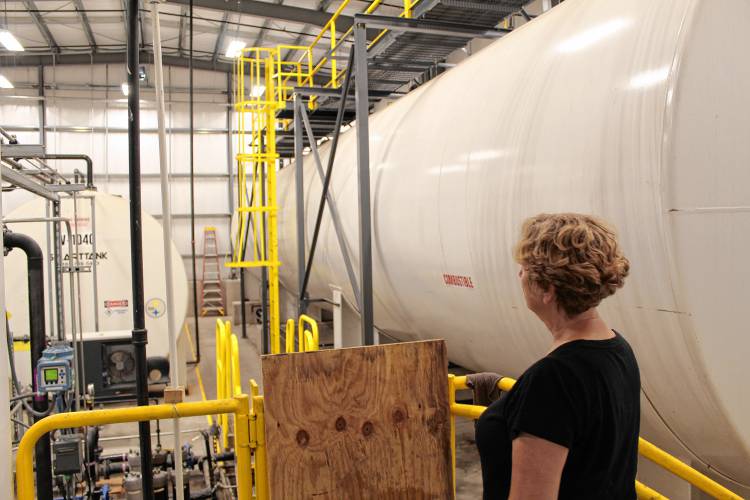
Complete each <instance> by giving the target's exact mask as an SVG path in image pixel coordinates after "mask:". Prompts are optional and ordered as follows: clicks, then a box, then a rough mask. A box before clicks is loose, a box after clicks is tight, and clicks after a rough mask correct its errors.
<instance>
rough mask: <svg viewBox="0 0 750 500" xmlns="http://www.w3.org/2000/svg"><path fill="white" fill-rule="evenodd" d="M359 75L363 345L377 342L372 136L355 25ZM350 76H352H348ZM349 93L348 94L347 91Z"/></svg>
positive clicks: (361, 29)
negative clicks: (372, 201) (372, 225)
mask: <svg viewBox="0 0 750 500" xmlns="http://www.w3.org/2000/svg"><path fill="white" fill-rule="evenodd" d="M352 53H353V54H355V62H354V65H355V66H356V70H357V77H356V81H355V89H356V97H355V102H356V117H357V178H358V181H359V182H358V189H357V194H358V197H357V198H358V201H359V287H360V292H361V296H360V297H361V300H360V304H359V313H360V316H361V318H362V344H363V345H372V344H374V343H375V333H374V325H373V316H374V315H373V305H372V227H371V224H372V217H371V215H370V137H369V133H370V132H369V124H368V122H369V112H370V110H369V97H368V87H369V85H368V75H367V33H366V30H365V25H364V24H362V23H356V24H355V26H354V50H352ZM347 78H348V76H347ZM344 95H346V93H344Z"/></svg>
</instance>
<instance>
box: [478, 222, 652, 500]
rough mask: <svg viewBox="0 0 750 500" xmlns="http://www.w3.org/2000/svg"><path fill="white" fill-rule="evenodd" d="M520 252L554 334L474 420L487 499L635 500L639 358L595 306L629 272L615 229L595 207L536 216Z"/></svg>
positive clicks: (528, 295)
mask: <svg viewBox="0 0 750 500" xmlns="http://www.w3.org/2000/svg"><path fill="white" fill-rule="evenodd" d="M515 259H516V261H517V262H518V264H519V265H520V270H519V273H518V276H519V280H520V282H521V283H520V284H521V289H522V290H523V295H524V298H525V300H526V305H527V306H528V308H529V309H530V310H531V311H532V312H533V313H534V314H536V315H537V316H538V317H539V319H540V320H541V321H542V322H543V323H544V324H545V326H546V327H547V329H548V330H549V333H550V334H551V341H552V342H551V345H550V349H549V352H548V353H547V355H546V356H545V357H543V358H542V359H540V360H539V361H537V362H536V363H534V364H533V365H532V366H531V367H529V368H528V369H527V370H526V371H525V372H524V373H523V375H521V377H520V378H519V379H518V382H517V383H516V385H515V386H514V387H513V389H512V390H511V391H510V392H509V393H507V394H506V395H505V397H503V398H501V399H500V400H498V401H495V402H494V403H493V404H492V405H491V406H490V407H489V408H488V409H487V410H486V411H485V412H484V414H483V415H482V417H481V418H480V419H479V422H478V423H477V428H476V441H477V446H478V448H479V454H480V457H481V461H482V478H483V482H484V498H485V499H493V500H495V499H499V498H510V499H512V500H519V499H554V498H561V499H576V500H581V499H629V500H630V499H634V498H636V493H635V474H636V468H637V460H638V431H639V424H640V388H641V384H640V375H639V371H638V363H637V362H636V359H635V356H634V355H633V351H632V350H631V348H630V346H629V345H628V343H627V342H626V341H625V339H624V338H623V337H622V336H621V335H620V334H619V333H617V332H615V331H614V330H611V329H610V328H609V327H608V326H607V324H606V323H605V321H604V319H602V317H601V316H600V315H599V313H598V312H597V310H596V307H597V306H598V305H599V303H600V302H601V301H602V300H603V299H605V298H606V297H609V296H610V295H612V294H613V293H615V291H616V290H617V289H618V288H620V287H622V286H623V284H624V280H625V277H626V276H627V275H628V270H629V263H628V260H627V259H626V258H625V257H624V256H623V254H622V252H621V250H620V248H619V246H618V243H617V239H616V235H615V232H614V231H613V230H612V229H611V228H610V227H609V226H608V225H607V224H606V223H604V222H603V221H601V220H599V219H597V218H594V217H591V216H588V215H581V214H572V213H563V214H551V215H550V214H542V215H537V216H536V217H532V218H530V219H528V220H527V221H525V223H524V224H523V229H522V231H521V240H520V241H519V242H518V244H517V246H516V249H515Z"/></svg>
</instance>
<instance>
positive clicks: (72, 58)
mask: <svg viewBox="0 0 750 500" xmlns="http://www.w3.org/2000/svg"><path fill="white" fill-rule="evenodd" d="M139 57H140V62H141V63H148V64H153V62H154V55H153V53H151V52H150V51H141V53H140V56H139ZM163 59H164V60H163V63H164V65H165V66H177V67H181V68H187V67H188V66H189V64H190V61H189V59H188V58H187V57H179V56H168V55H165V56H163ZM125 61H126V53H125V52H106V53H103V52H97V53H95V54H55V55H52V54H44V55H32V54H23V55H12V56H0V66H3V67H4V66H52V65H55V66H61V65H70V64H120V63H124V62H125ZM193 67H194V68H195V69H206V70H216V71H221V72H223V73H229V72H231V71H232V65H231V64H230V63H225V62H219V61H217V62H216V63H214V62H213V61H209V60H206V59H195V60H194V61H193Z"/></svg>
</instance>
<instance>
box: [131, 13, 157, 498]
mask: <svg viewBox="0 0 750 500" xmlns="http://www.w3.org/2000/svg"><path fill="white" fill-rule="evenodd" d="M127 28H128V29H127V70H128V87H129V89H130V92H129V94H128V167H129V168H128V174H129V175H128V184H129V186H128V190H129V194H130V259H131V272H132V282H133V348H134V351H135V372H136V373H135V386H136V398H137V400H138V406H148V367H147V365H146V344H148V331H147V330H146V316H145V310H144V305H145V304H144V298H143V234H142V233H143V226H142V223H141V141H140V133H141V129H140V127H141V125H140V97H141V92H140V81H139V79H138V0H128V15H127ZM138 434H139V436H140V439H139V441H140V452H141V474H142V476H141V488H142V490H143V498H144V499H145V500H153V498H154V488H153V470H152V469H151V425H150V423H149V422H148V421H147V420H145V421H142V422H139V423H138Z"/></svg>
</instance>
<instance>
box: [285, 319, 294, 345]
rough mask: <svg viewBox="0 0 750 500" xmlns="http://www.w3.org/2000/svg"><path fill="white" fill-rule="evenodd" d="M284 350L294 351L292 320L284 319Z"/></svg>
mask: <svg viewBox="0 0 750 500" xmlns="http://www.w3.org/2000/svg"><path fill="white" fill-rule="evenodd" d="M286 352H294V320H293V319H292V318H289V319H288V320H286Z"/></svg>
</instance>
